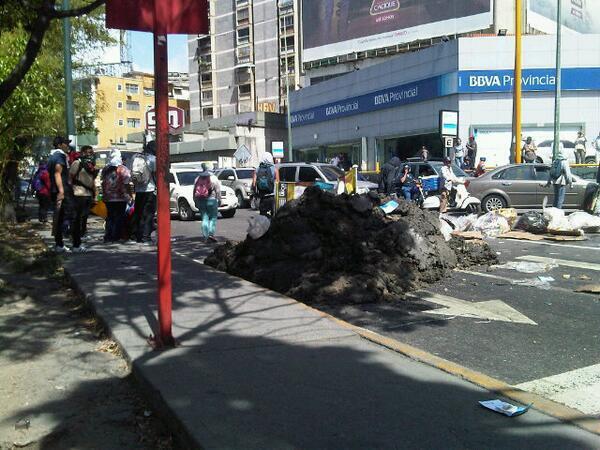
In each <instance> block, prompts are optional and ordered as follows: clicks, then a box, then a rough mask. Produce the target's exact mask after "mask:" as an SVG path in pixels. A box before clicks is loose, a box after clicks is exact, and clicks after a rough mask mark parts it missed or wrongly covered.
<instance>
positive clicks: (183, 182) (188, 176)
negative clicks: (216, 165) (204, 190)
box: [177, 171, 200, 186]
mask: <svg viewBox="0 0 600 450" xmlns="http://www.w3.org/2000/svg"><path fill="white" fill-rule="evenodd" d="M199 174H200V172H199V171H197V172H179V173H178V174H177V179H178V180H179V185H180V186H193V184H194V182H195V181H196V178H198V175H199Z"/></svg>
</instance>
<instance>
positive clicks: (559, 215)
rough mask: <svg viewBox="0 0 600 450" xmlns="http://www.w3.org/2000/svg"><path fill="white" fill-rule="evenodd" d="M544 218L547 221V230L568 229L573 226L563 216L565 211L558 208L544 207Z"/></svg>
mask: <svg viewBox="0 0 600 450" xmlns="http://www.w3.org/2000/svg"><path fill="white" fill-rule="evenodd" d="M544 218H545V219H546V220H547V221H548V226H547V227H546V228H547V229H548V230H556V231H569V230H572V229H573V227H572V226H571V224H570V223H569V221H568V220H567V218H566V217H565V212H564V211H563V210H562V209H558V208H553V207H551V208H544Z"/></svg>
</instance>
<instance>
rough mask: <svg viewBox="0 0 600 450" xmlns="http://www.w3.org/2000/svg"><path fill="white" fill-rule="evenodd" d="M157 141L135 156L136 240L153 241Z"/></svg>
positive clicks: (132, 172) (132, 173)
mask: <svg viewBox="0 0 600 450" xmlns="http://www.w3.org/2000/svg"><path fill="white" fill-rule="evenodd" d="M155 155H156V141H151V142H148V144H146V146H145V147H144V152H143V153H138V154H136V155H135V156H134V157H133V161H132V169H131V180H132V181H133V186H134V188H135V204H134V210H133V228H134V232H135V240H136V241H137V242H139V243H152V239H151V234H152V229H153V227H154V214H155V213H156V156H155Z"/></svg>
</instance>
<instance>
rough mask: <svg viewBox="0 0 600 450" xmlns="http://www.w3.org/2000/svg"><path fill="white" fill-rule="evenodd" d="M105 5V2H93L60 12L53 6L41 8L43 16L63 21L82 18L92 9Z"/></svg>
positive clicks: (95, 0) (103, 0) (99, 0)
mask: <svg viewBox="0 0 600 450" xmlns="http://www.w3.org/2000/svg"><path fill="white" fill-rule="evenodd" d="M105 3H106V0H94V1H93V2H92V3H90V4H89V5H85V6H82V7H81V8H74V9H67V10H65V11H61V10H59V9H56V8H55V7H54V6H52V7H50V8H43V10H42V11H43V14H46V15H47V16H48V17H49V18H50V19H64V18H67V17H77V16H83V15H84V14H88V13H90V12H92V11H93V10H94V9H96V8H98V7H99V6H102V5H104V4H105Z"/></svg>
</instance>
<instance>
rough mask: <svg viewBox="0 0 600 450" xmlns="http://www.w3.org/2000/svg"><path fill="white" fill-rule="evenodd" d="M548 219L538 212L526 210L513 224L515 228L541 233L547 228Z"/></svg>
mask: <svg viewBox="0 0 600 450" xmlns="http://www.w3.org/2000/svg"><path fill="white" fill-rule="evenodd" d="M548 223H549V221H548V219H547V218H546V217H545V216H544V215H543V214H542V213H540V212H537V211H527V212H526V213H525V214H523V215H522V216H521V217H520V218H519V220H517V222H516V223H515V225H514V227H513V228H514V229H515V230H522V231H528V232H529V233H534V234H542V233H545V232H546V229H547V228H548Z"/></svg>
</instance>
